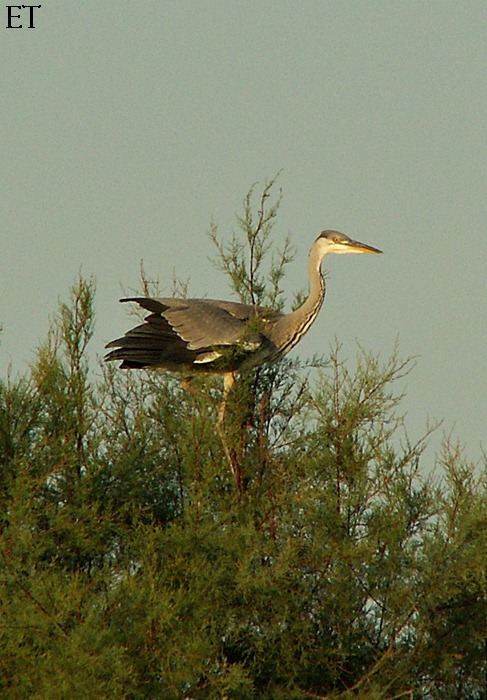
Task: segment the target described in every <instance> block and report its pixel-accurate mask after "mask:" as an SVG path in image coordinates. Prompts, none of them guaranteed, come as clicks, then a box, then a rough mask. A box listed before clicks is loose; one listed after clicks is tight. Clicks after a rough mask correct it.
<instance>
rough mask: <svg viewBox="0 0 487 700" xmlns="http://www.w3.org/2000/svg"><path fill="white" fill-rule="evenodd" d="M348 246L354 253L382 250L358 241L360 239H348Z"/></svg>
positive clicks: (380, 251) (378, 251) (379, 251)
mask: <svg viewBox="0 0 487 700" xmlns="http://www.w3.org/2000/svg"><path fill="white" fill-rule="evenodd" d="M350 248H351V249H352V250H353V252H354V253H382V250H379V249H378V248H373V247H372V246H371V245H367V244H366V243H360V241H350Z"/></svg>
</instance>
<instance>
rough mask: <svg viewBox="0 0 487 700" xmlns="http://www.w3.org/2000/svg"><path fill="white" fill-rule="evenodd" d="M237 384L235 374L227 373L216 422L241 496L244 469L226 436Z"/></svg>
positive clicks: (224, 376)
mask: <svg viewBox="0 0 487 700" xmlns="http://www.w3.org/2000/svg"><path fill="white" fill-rule="evenodd" d="M235 382H236V377H235V372H225V374H224V375H223V399H222V402H221V404H220V409H219V411H218V419H217V422H216V429H217V431H218V434H219V436H220V439H221V441H222V445H223V451H224V452H225V456H226V458H227V460H228V464H229V465H230V469H231V471H232V474H233V476H234V479H235V485H236V487H237V490H238V492H239V493H240V494H242V493H243V479H242V468H241V466H240V464H239V462H238V458H237V455H236V454H235V450H234V449H233V448H232V449H231V450H230V448H229V447H228V443H227V436H226V434H225V426H224V421H225V411H226V408H227V403H228V395H229V393H230V391H231V389H232V387H233V385H234V384H235Z"/></svg>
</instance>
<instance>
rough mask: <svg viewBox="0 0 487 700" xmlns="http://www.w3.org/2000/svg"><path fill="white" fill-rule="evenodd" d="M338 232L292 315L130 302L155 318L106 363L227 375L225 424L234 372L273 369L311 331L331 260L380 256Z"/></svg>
mask: <svg viewBox="0 0 487 700" xmlns="http://www.w3.org/2000/svg"><path fill="white" fill-rule="evenodd" d="M381 252H382V251H381V250H378V249H377V248H373V247H372V246H370V245H366V244H365V243H360V242H359V241H355V240H352V239H351V238H349V237H348V236H346V235H345V234H343V233H340V232H339V231H323V232H322V233H321V234H320V235H319V236H318V238H317V239H316V240H315V242H314V243H313V245H312V247H311V251H310V253H309V262H308V271H309V285H310V290H309V295H308V297H307V299H306V300H305V302H304V303H303V304H302V305H301V306H300V307H299V308H298V309H296V311H293V312H292V313H288V314H283V313H279V312H276V311H272V310H269V309H266V308H264V307H262V306H257V305H252V304H241V303H238V302H233V301H221V300H219V299H176V298H147V297H129V298H125V299H121V300H120V301H122V302H136V303H137V304H139V306H141V307H142V308H143V309H145V310H146V311H148V312H149V315H148V316H146V318H145V320H144V322H143V323H142V324H141V325H138V326H136V327H135V328H132V329H131V330H129V331H128V332H127V333H126V334H125V335H124V336H122V337H121V338H117V339H116V340H112V341H111V342H110V343H108V345H107V346H106V347H107V348H114V349H113V350H111V351H110V352H109V353H108V354H107V355H106V356H105V360H121V362H122V364H121V365H120V367H121V368H122V369H142V368H153V369H156V368H159V369H162V370H169V371H177V372H183V373H184V374H185V375H186V376H188V375H193V374H196V373H201V372H203V373H206V374H223V376H224V399H223V404H222V408H221V410H220V419H221V420H222V419H223V415H224V410H225V405H226V400H227V396H228V392H229V391H230V388H231V386H232V384H233V382H234V379H235V372H237V371H238V370H240V369H245V368H247V367H252V366H256V365H259V364H262V363H265V362H274V361H276V360H278V359H279V358H280V357H282V356H283V355H284V354H285V353H287V352H289V350H291V348H293V347H294V346H295V345H296V343H298V342H299V341H300V340H301V338H302V337H303V336H304V335H305V333H306V332H307V331H308V330H309V328H310V326H311V324H312V323H313V321H314V320H315V318H316V316H317V315H318V312H319V310H320V308H321V305H322V303H323V299H324V297H325V281H324V278H323V275H322V272H321V263H322V261H323V258H324V257H325V256H326V255H328V253H338V254H343V253H381Z"/></svg>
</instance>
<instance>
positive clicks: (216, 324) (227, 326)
mask: <svg viewBox="0 0 487 700" xmlns="http://www.w3.org/2000/svg"><path fill="white" fill-rule="evenodd" d="M162 315H163V316H164V318H165V319H166V320H167V321H168V323H169V324H170V325H171V326H172V328H174V330H175V332H176V333H177V334H178V335H179V337H180V338H182V339H183V340H184V341H186V342H187V343H188V348H189V349H190V350H199V349H200V348H206V347H215V346H218V345H241V346H242V348H245V349H246V350H251V349H254V348H257V347H259V345H261V343H262V342H263V337H262V335H261V334H260V333H259V332H258V330H257V329H256V328H255V326H254V327H252V322H247V321H246V320H243V319H239V318H236V316H234V315H232V314H231V313H229V312H228V311H226V310H225V309H223V308H221V307H220V306H215V305H214V304H212V303H211V301H206V300H204V299H201V300H200V299H188V300H187V304H186V306H182V305H181V306H179V305H178V306H173V307H172V308H166V309H165V310H164V311H163V312H162Z"/></svg>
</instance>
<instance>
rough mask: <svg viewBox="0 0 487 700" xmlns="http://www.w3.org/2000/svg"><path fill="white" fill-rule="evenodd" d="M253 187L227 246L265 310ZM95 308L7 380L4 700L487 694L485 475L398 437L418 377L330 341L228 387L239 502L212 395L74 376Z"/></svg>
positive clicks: (122, 376) (262, 208)
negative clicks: (310, 358)
mask: <svg viewBox="0 0 487 700" xmlns="http://www.w3.org/2000/svg"><path fill="white" fill-rule="evenodd" d="M266 188H267V190H264V194H265V197H262V198H261V200H260V202H259V205H258V206H259V209H258V214H257V217H255V218H254V219H252V217H251V212H252V197H251V196H249V198H247V200H246V209H245V212H244V216H243V218H242V220H241V222H240V223H241V224H242V228H243V232H244V242H245V241H246V242H248V243H251V241H252V235H254V234H255V236H256V240H257V241H259V243H258V245H257V247H255V246H256V243H255V240H254V251H253V253H252V255H251V257H250V258H249V257H246V256H247V255H248V251H249V248H248V247H247V246H246V245H244V244H242V245H240V244H237V242H238V240H239V239H237V238H235V239H234V242H233V244H230V247H227V248H225V247H220V248H219V251H220V254H221V255H222V257H221V258H220V262H221V266H222V268H223V269H224V270H227V271H230V272H231V273H232V275H233V278H232V279H233V281H234V283H236V288H237V289H239V290H243V292H244V294H245V295H246V296H247V297H248V298H250V299H252V298H254V297H253V294H254V295H256V298H255V300H256V301H258V302H259V303H261V302H262V300H264V301H265V299H268V298H270V299H272V300H274V301H276V302H278V301H279V299H280V298H281V297H280V286H279V282H280V279H281V276H282V273H283V270H284V267H285V264H286V263H287V262H288V261H289V260H290V259H291V258H292V255H291V249H290V247H289V243H287V244H286V248H285V250H284V253H283V257H281V258H279V257H277V258H275V260H274V261H273V262H272V264H271V265H270V268H269V270H270V274H271V276H270V277H269V276H267V277H266V274H267V273H265V268H264V267H262V265H263V263H264V261H265V256H266V254H267V253H268V250H267V246H268V244H269V239H268V238H266V239H265V240H264V241H262V239H259V235H260V233H261V231H262V230H264V231H266V230H267V229H266V227H267V226H268V224H269V223H270V222H271V219H273V218H274V216H275V209H273V208H272V206H273V205H272V206H271V207H270V208H268V206H267V197H268V196H269V192H270V187H269V186H268V185H266ZM269 216H270V218H269ZM259 226H260V229H259ZM249 235H250V238H249V237H248V236H249ZM212 236H213V238H214V240H215V241H216V242H219V239H218V236H217V232H216V230H215V229H213V231H212ZM220 246H224V244H222V243H220ZM225 256H226V257H225ZM249 261H250V263H249ZM249 264H250V265H251V267H250V269H249V267H248V265H249ZM252 265H253V266H254V267H252ZM257 265H258V266H257ZM252 279H253V281H254V282H253V283H252V282H251V280H252ZM266 280H267V283H268V284H267V286H266ZM256 285H257V286H256ZM266 290H267V291H266ZM266 294H268V295H269V296H268V297H267V296H266ZM94 296H95V288H94V283H93V281H92V280H89V279H88V280H86V279H79V280H78V282H77V283H76V284H75V285H74V287H73V289H72V292H71V298H70V300H69V302H67V303H66V304H62V305H61V307H60V310H59V313H58V315H57V316H56V317H55V319H54V321H53V323H52V327H51V329H50V331H49V334H48V337H47V340H46V342H45V343H44V344H43V345H42V347H41V348H40V349H39V351H38V353H37V358H36V361H35V362H34V364H33V365H32V368H31V370H30V372H29V373H28V374H27V375H26V376H24V377H20V378H17V379H12V378H5V379H4V380H3V381H2V382H1V384H0V466H1V471H0V499H1V505H0V695H1V697H2V698H6V699H7V700H17V699H18V698H37V699H39V700H57V699H59V700H61V699H63V700H64V699H65V698H71V699H79V700H81V699H83V700H85V699H86V698H127V699H130V700H142V699H146V698H147V699H149V698H150V699H159V698H163V699H164V700H172V699H174V700H177V699H179V698H187V699H188V700H189V699H195V700H200V699H201V700H203V699H206V698H208V699H210V698H222V699H223V698H228V699H241V700H246V699H247V698H249V699H251V698H255V699H269V700H270V699H276V700H277V699H281V698H289V699H292V700H298V699H301V698H303V699H304V698H328V699H331V700H351V699H352V698H363V699H367V700H394V699H397V698H414V699H420V698H424V699H428V700H429V699H432V700H436V699H438V700H440V699H441V700H480V699H481V698H485V697H487V643H486V630H487V604H486V600H487V599H486V593H487V590H486V588H487V579H486V568H487V567H486V562H487V499H486V481H485V469H484V471H482V469H481V467H480V465H473V464H470V463H469V462H468V461H467V460H466V459H465V457H464V456H463V454H462V452H461V451H460V450H459V449H458V447H457V446H456V445H454V444H449V443H448V442H447V443H446V444H445V446H444V448H443V451H442V452H441V454H440V455H439V456H438V458H437V465H436V471H435V472H433V471H432V470H431V464H430V463H429V462H428V460H427V459H426V458H425V455H424V448H425V445H426V438H427V436H424V437H422V438H421V439H420V440H419V441H417V442H415V443H413V442H411V441H410V440H409V439H408V437H407V433H406V432H405V429H404V421H403V419H402V417H401V414H400V406H401V390H400V387H401V379H402V378H403V377H404V375H405V374H406V373H407V372H408V371H410V369H411V363H410V362H408V361H402V360H401V359H400V358H399V356H398V354H397V352H393V354H392V356H391V357H390V358H389V359H387V360H386V361H381V360H380V359H379V358H377V357H376V356H374V355H373V354H370V353H367V352H365V351H361V350H359V352H358V357H357V359H356V362H355V366H354V369H353V370H352V369H351V364H350V363H348V362H346V361H345V360H344V359H343V358H342V351H341V349H340V348H339V347H335V348H334V349H332V350H331V352H330V353H329V357H328V358H327V359H326V362H321V363H320V362H317V361H315V362H313V363H311V364H313V365H314V366H315V367H314V368H311V367H309V366H308V367H307V366H304V365H302V364H301V363H300V362H299V361H298V360H296V359H284V360H283V361H281V362H280V363H279V364H277V365H275V366H273V367H270V368H265V369H262V368H261V369H259V370H255V371H254V372H253V373H251V374H249V375H248V376H245V377H243V378H242V380H241V382H240V384H239V386H238V388H237V390H236V391H235V395H234V397H233V401H232V404H231V406H230V407H229V410H230V413H231V415H230V419H229V424H228V442H229V444H230V445H231V447H232V449H233V450H234V456H235V460H236V462H238V464H239V466H240V469H241V479H240V481H239V482H238V484H237V483H236V482H235V479H234V475H233V474H232V473H231V471H230V469H229V467H228V460H227V459H226V455H225V453H224V450H223V449H222V444H221V442H220V441H219V440H218V436H217V434H216V432H215V421H216V414H217V408H218V401H219V399H220V385H219V382H218V381H217V380H215V381H212V380H209V379H204V378H203V379H201V378H200V379H198V380H197V383H198V387H199V388H201V390H202V391H201V393H198V394H195V393H191V394H190V393H187V392H185V391H183V389H182V388H181V387H180V384H179V382H178V380H177V378H175V377H173V376H171V375H168V374H164V373H160V374H157V373H136V372H125V373H124V372H120V371H119V370H117V369H116V368H114V367H107V366H104V367H103V369H102V370H101V371H102V374H100V372H99V371H98V372H97V373H95V375H93V374H91V373H90V372H89V370H88V367H89V364H88V356H87V347H88V343H89V340H90V337H91V334H92V330H93V306H94ZM316 365H320V366H318V367H316Z"/></svg>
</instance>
